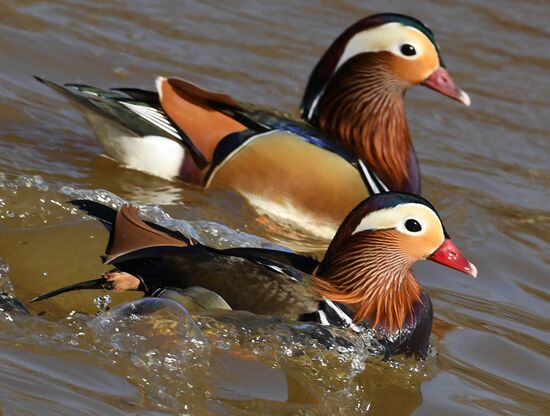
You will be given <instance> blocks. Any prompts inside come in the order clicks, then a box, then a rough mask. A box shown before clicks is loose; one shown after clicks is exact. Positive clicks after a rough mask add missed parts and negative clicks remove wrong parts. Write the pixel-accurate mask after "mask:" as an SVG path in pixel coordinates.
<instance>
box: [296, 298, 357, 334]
mask: <svg viewBox="0 0 550 416" xmlns="http://www.w3.org/2000/svg"><path fill="white" fill-rule="evenodd" d="M300 320H301V321H308V322H317V323H319V324H321V325H326V326H336V327H339V328H350V329H352V330H353V331H355V332H363V328H362V327H361V326H359V325H356V324H355V323H354V322H353V319H352V317H351V316H350V315H349V312H348V311H345V310H344V309H342V308H341V307H340V306H339V305H338V304H336V303H334V302H332V301H331V300H328V299H323V300H321V301H319V310H317V311H315V312H312V313H308V314H305V315H302V316H301V317H300Z"/></svg>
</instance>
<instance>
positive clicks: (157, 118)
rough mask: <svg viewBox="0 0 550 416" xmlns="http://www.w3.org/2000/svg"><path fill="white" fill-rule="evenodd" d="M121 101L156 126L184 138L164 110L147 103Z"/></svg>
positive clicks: (178, 137) (174, 135)
mask: <svg viewBox="0 0 550 416" xmlns="http://www.w3.org/2000/svg"><path fill="white" fill-rule="evenodd" d="M119 102H120V104H122V105H123V106H124V107H126V108H127V109H129V110H131V111H132V112H133V113H135V114H137V115H138V116H140V117H141V118H143V119H145V120H146V121H148V122H149V123H151V124H152V125H154V126H155V127H158V128H159V129H161V130H164V131H165V132H166V133H168V134H170V135H171V136H173V137H175V138H177V139H179V140H182V137H181V136H180V135H179V134H178V131H177V130H176V129H175V128H174V126H173V125H172V122H171V121H170V120H169V119H168V118H167V117H166V115H165V114H164V113H163V112H161V111H159V110H157V109H156V108H153V107H149V106H147V105H141V104H133V103H128V102H125V101H119Z"/></svg>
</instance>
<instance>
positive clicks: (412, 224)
mask: <svg viewBox="0 0 550 416" xmlns="http://www.w3.org/2000/svg"><path fill="white" fill-rule="evenodd" d="M405 228H406V229H407V230H408V231H410V232H411V233H417V232H419V231H422V226H421V225H420V223H419V222H418V221H416V220H414V219H412V218H411V219H408V220H407V221H405Z"/></svg>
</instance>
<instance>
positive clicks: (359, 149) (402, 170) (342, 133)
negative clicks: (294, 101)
mask: <svg viewBox="0 0 550 416" xmlns="http://www.w3.org/2000/svg"><path fill="white" fill-rule="evenodd" d="M365 61H368V62H365ZM407 87H408V86H407V85H404V84H403V83H402V82H400V81H398V80H397V79H396V78H395V77H394V76H393V75H392V72H391V69H390V68H389V67H388V64H387V61H385V60H384V59H382V57H381V56H379V55H376V54H372V55H365V56H358V57H356V58H354V59H352V60H350V61H349V62H347V63H346V64H344V65H343V66H342V68H340V69H338V70H337V72H336V74H334V75H333V76H332V78H331V79H330V80H329V81H328V83H327V84H326V87H325V89H324V90H323V91H321V92H320V95H319V98H318V100H317V103H316V108H315V111H314V112H310V113H311V114H314V115H313V116H312V117H311V119H310V120H309V121H310V122H311V123H312V124H314V125H316V127H318V128H320V129H321V130H323V131H324V132H326V133H328V134H329V135H330V136H331V137H335V138H338V140H339V141H341V142H342V144H343V145H344V146H345V147H346V148H348V149H349V150H351V151H353V152H355V153H356V154H357V155H358V156H360V157H361V158H362V159H363V160H365V161H366V162H367V163H368V165H369V167H371V168H372V169H374V171H375V172H376V173H377V175H378V176H379V177H380V178H381V179H382V180H383V181H384V182H385V183H386V184H387V185H388V187H389V188H390V189H392V190H396V191H408V192H418V191H419V180H418V165H417V162H416V157H415V154H414V149H413V145H412V142H411V138H410V135H409V129H408V125H407V117H406V114H405V106H404V94H405V91H406V89H407Z"/></svg>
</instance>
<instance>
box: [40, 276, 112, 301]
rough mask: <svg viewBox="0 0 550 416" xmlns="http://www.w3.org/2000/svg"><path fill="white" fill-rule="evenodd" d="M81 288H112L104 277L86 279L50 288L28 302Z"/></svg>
mask: <svg viewBox="0 0 550 416" xmlns="http://www.w3.org/2000/svg"><path fill="white" fill-rule="evenodd" d="M82 289H104V290H110V289H112V284H111V282H109V281H107V279H106V278H105V277H100V278H99V279H93V280H86V281H85V282H80V283H75V284H73V285H69V286H64V287H61V288H59V289H55V290H52V291H50V292H47V293H44V294H42V295H40V296H37V297H35V298H33V299H31V301H30V303H33V302H38V301H40V300H44V299H48V298H51V297H54V296H57V295H60V294H62V293H66V292H72V291H74V290H82Z"/></svg>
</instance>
